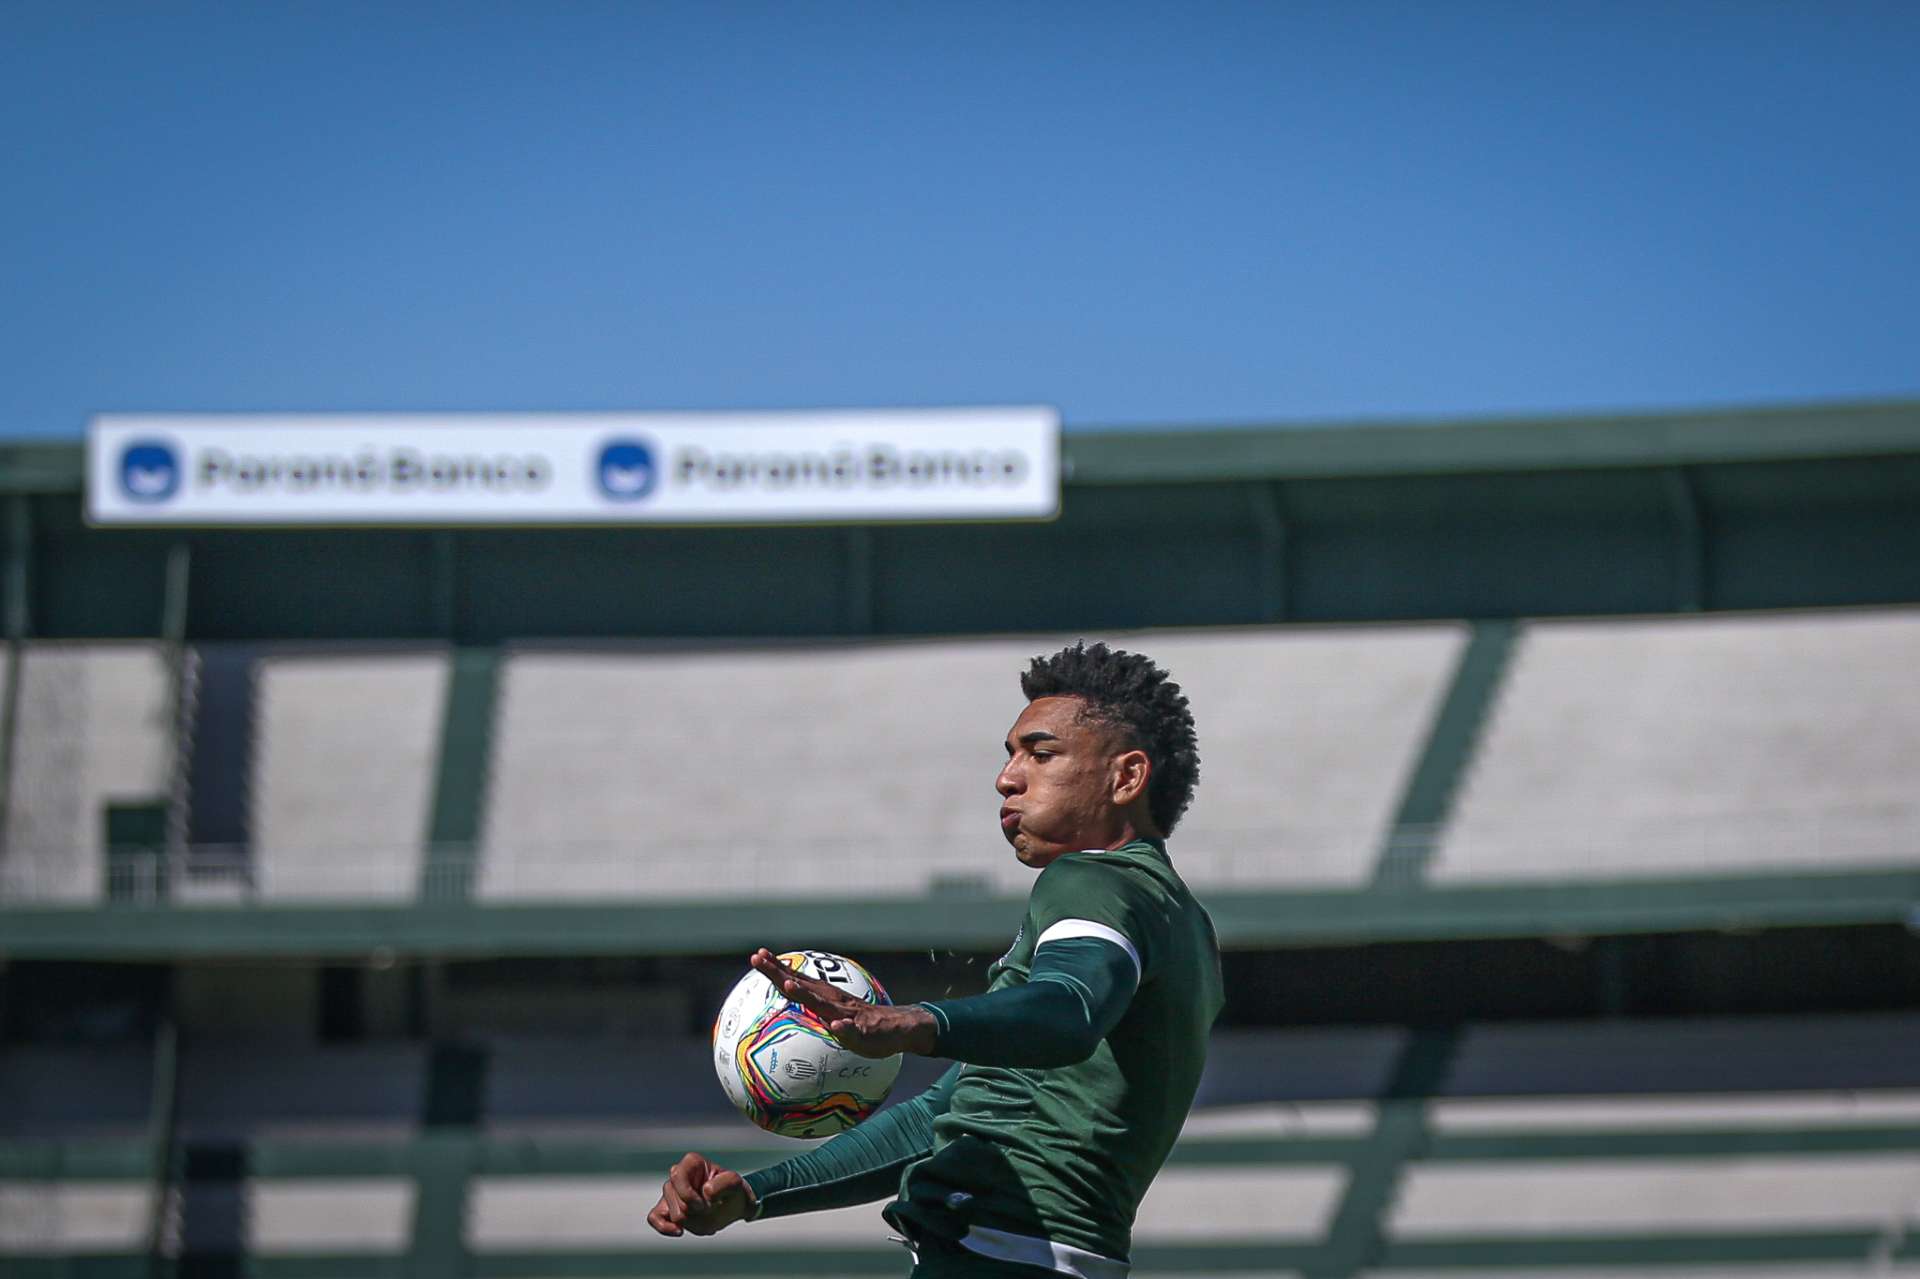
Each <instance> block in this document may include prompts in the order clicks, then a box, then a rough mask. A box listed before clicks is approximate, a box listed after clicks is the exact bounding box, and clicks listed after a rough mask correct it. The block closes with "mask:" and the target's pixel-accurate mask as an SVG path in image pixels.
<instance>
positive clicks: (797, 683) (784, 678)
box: [480, 626, 1461, 899]
mask: <svg viewBox="0 0 1920 1279" xmlns="http://www.w3.org/2000/svg"><path fill="white" fill-rule="evenodd" d="M1064 642H1068V641H1067V640H1065V639H1063V638H1061V637H1035V638H1031V639H1022V640H1005V639H1002V640H982V641H967V642H961V643H925V644H900V645H888V646H880V647H865V648H847V647H841V648H831V649H817V648H803V649H792V650H757V651H742V652H719V653H682V654H639V653H636V654H614V653H578V652H571V653H535V652H522V653H516V654H514V655H513V656H512V657H511V658H509V660H508V661H507V662H506V664H505V674H504V684H503V692H502V705H501V710H500V723H499V728H498V731H497V743H496V754H495V762H494V767H493V774H492V781H491V792H490V796H489V802H488V805H487V822H486V828H485V831H486V834H485V846H484V850H483V854H482V867H481V873H480V893H481V896H483V897H486V898H494V899H505V898H520V899H525V898H536V897H563V898H573V897H592V898H603V897H606V896H609V895H613V896H657V897H667V898H671V897H698V896H701V895H703V894H710V893H712V891H713V889H714V885H716V884H719V883H725V884H727V885H729V887H730V889H731V890H733V891H756V890H757V891H759V892H763V893H767V892H773V891H781V892H791V893H797V894H799V895H802V896H806V895H811V894H817V893H838V892H839V891H841V889H840V886H841V885H844V884H847V883H859V884H861V886H862V892H863V894H871V895H875V896H887V895H891V894H896V893H918V892H920V891H922V890H924V889H925V888H926V887H928V886H929V885H930V884H935V883H939V882H942V881H943V880H953V879H960V880H971V881H974V882H977V883H978V884H979V885H981V886H983V887H989V888H992V889H996V890H1003V891H1024V886H1025V874H1026V873H1025V872H1024V871H1023V870H1022V869H1021V868H1020V867H1019V866H1018V865H1017V864H1014V863H1013V862H1011V861H1010V860H1009V859H1007V858H1005V857H1003V856H999V855H997V842H996V837H995V836H994V833H993V831H992V830H991V826H990V822H989V818H990V816H991V810H992V807H993V802H994V801H993V795H992V790H991V783H992V771H993V770H994V769H995V768H996V767H997V765H998V760H999V757H1000V747H999V743H1000V741H1001V739H1002V737H1003V736H1004V734H1005V732H1006V729H1007V726H1008V724H1010V723H1011V722H1012V718H1013V716H1014V714H1016V713H1017V712H1018V710H1019V707H1020V697H1019V691H1018V685H1017V682H1016V679H1017V676H1018V673H1019V672H1020V671H1021V670H1023V669H1024V668H1025V664H1026V660H1027V658H1029V657H1031V656H1032V655H1033V654H1035V653H1038V652H1042V651H1046V650H1049V649H1051V648H1055V647H1058V646H1059V645H1060V644H1061V643H1064ZM1114 642H1115V643H1117V644H1119V645H1121V646H1123V647H1124V646H1125V645H1127V644H1128V643H1135V644H1138V645H1139V646H1141V647H1143V648H1145V649H1147V650H1148V651H1150V652H1152V653H1153V654H1154V656H1155V657H1156V658H1157V659H1158V660H1160V661H1161V662H1162V663H1164V664H1165V665H1166V666H1167V667H1168V668H1169V669H1171V670H1173V671H1174V672H1175V673H1176V674H1177V676H1178V678H1179V679H1180V680H1181V682H1182V685H1183V687H1185V688H1186V689H1187V691H1188V694H1189V696H1190V697H1191V699H1192V701H1193V703H1194V706H1195V708H1196V713H1197V714H1198V715H1199V716H1201V717H1202V722H1204V723H1205V724H1206V725H1207V738H1206V749H1205V751H1204V752H1203V760H1204V761H1205V762H1204V765H1203V768H1204V774H1205V780H1204V781H1203V784H1202V789H1201V791H1200V799H1199V801H1198V802H1197V803H1196V805H1195V807H1194V810H1193V814H1192V816H1191V818H1190V819H1189V821H1188V822H1187V824H1186V825H1184V826H1183V827H1182V829H1181V831H1180V837H1179V844H1178V847H1179V849H1180V857H1181V866H1182V869H1183V871H1184V873H1185V874H1186V875H1187V876H1188V878H1189V879H1190V880H1192V881H1193V882H1195V883H1196V884H1211V885H1228V884H1231V885H1263V886H1275V885H1309V884H1337V883H1346V884H1354V883H1359V882H1363V881H1364V880H1365V878H1366V876H1367V875H1368V874H1369V873H1370V872H1371V870H1372V864H1373V858H1374V856H1375V853H1376V851H1377V847H1378V845H1379V843H1380V841H1381V838H1382V836H1383V834H1384V832H1385V830H1386V828H1387V827H1388V826H1389V825H1390V823H1391V819H1392V812H1393V804H1394V802H1395V800H1396V798H1397V797H1398V794H1399V791H1400V789H1401V787H1402V786H1403V785H1404V783H1405V778H1406V775H1407V774H1408V772H1409V771H1410V770H1411V769H1412V767H1413V764H1414V762H1415V760H1416V759H1417V757H1418V753H1419V749H1420V747H1421V744H1422V742H1423V739H1424V734H1425V731H1426V728H1427V724H1428V721H1429V720H1430V718H1431V717H1432V714H1433V709H1434V706H1435V703H1436V702H1437V700H1438V698H1439V697H1440V696H1441V694H1442V693H1444V691H1445V688H1446V681H1447V677H1448V674H1449V672H1450V670H1451V667H1452V664H1453V662H1454V660H1455V658H1456V655H1457V652H1458V648H1459V645H1460V642H1461V637H1460V632H1459V630H1458V628H1454V627H1445V626H1439V627H1434V626H1426V627H1379V628H1369V629H1366V630H1353V629H1346V630H1304V631H1303V630H1294V631H1284V630H1279V629H1273V628H1248V629H1240V630H1234V631H1227V632H1218V633H1201V632H1192V633H1183V632H1164V633H1157V634H1154V635H1152V636H1150V637H1149V636H1141V637H1137V638H1134V639H1129V638H1128V637H1124V636H1122V637H1119V638H1117V639H1115V640H1114ZM930 725H933V726H937V731H935V732H929V731H928V728H929V726H930ZM556 797H565V800H564V802H556ZM850 816H851V818H852V821H851V825H852V827H853V833H852V834H851V835H849V825H850V820H849V819H850ZM1276 848H1280V849H1285V850H1286V853H1285V856H1284V857H1274V856H1273V855H1272V850H1273V849H1276ZM796 867H805V873H803V874H796V873H795V868H796Z"/></svg>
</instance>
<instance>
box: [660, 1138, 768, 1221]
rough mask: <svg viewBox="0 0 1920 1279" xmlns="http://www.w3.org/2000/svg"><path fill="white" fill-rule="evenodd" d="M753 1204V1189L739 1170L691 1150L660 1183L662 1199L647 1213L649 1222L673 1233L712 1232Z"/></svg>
mask: <svg viewBox="0 0 1920 1279" xmlns="http://www.w3.org/2000/svg"><path fill="white" fill-rule="evenodd" d="M752 1208H753V1192H752V1191H751V1190H748V1189H747V1183H746V1182H745V1181H743V1180H741V1178H740V1174H739V1173H737V1172H734V1171H733V1170H732V1169H729V1168H722V1167H721V1166H720V1165H719V1164H716V1163H714V1162H713V1161H712V1160H710V1159H708V1158H707V1157H706V1156H705V1155H702V1154H695V1153H692V1152H689V1153H687V1154H685V1155H683V1156H681V1159H680V1162H679V1163H677V1164H675V1165H674V1166H673V1167H672V1168H671V1169H670V1170H668V1172H667V1179H666V1180H665V1181H664V1182H662V1183H660V1202H659V1203H657V1204H655V1205H654V1206H653V1211H652V1212H650V1213H648V1214H647V1224H648V1225H649V1226H652V1227H653V1228H654V1229H655V1230H657V1231H659V1232H660V1233H661V1234H663V1235H669V1236H673V1237H678V1236H680V1235H684V1234H696V1235H710V1234H713V1233H715V1232H716V1231H720V1230H724V1229H726V1228H727V1227H728V1226H731V1225H732V1224H733V1223H734V1222H736V1221H739V1220H740V1219H741V1218H743V1217H745V1216H746V1215H747V1213H748V1212H749V1211H751V1210H752Z"/></svg>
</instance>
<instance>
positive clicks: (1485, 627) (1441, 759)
mask: <svg viewBox="0 0 1920 1279" xmlns="http://www.w3.org/2000/svg"><path fill="white" fill-rule="evenodd" d="M1517 633H1518V627H1517V625H1516V624H1515V623H1514V622H1512V621H1511V620H1508V619H1505V618H1502V619H1497V620H1493V621H1482V622H1475V623H1473V634H1472V637H1471V638H1470V639H1468V641H1467V646H1466V647H1465V648H1464V649H1462V650H1461V653H1460V661H1459V664H1458V665H1457V666H1455V667H1454V671H1453V680H1452V683H1451V684H1449V685H1448V687H1447V695H1446V697H1445V699H1444V700H1443V701H1442V702H1441V704H1440V711H1439V713H1438V714H1436V715H1435V716H1434V717H1433V726H1432V727H1431V728H1430V729H1428V731H1427V740H1426V744H1425V745H1424V746H1423V747H1422V748H1421V751H1420V762H1419V764H1418V765H1416V766H1415V768H1414V770H1413V776H1412V777H1410V778H1408V779H1407V789H1406V791H1405V792H1404V793H1403V794H1402V795H1401V797H1400V806H1399V808H1398V809H1397V810H1396V811H1395V813H1394V817H1393V827H1392V829H1391V830H1390V831H1389V832H1388V834H1387V839H1386V844H1385V846H1384V847H1383V848H1381V850H1380V854H1379V857H1378V858H1377V859H1376V861H1375V863H1374V873H1373V886H1374V887H1375V888H1418V887H1421V886H1422V884H1423V882H1424V880H1425V878H1426V873H1427V866H1428V864H1429V863H1430V862H1431V861H1432V860H1433V853H1434V848H1435V846H1436V844H1437V842H1438V840H1439V835H1440V830H1441V827H1442V826H1443V825H1444V824H1445V822H1446V819H1447V814H1448V813H1449V812H1450V811H1451V809H1452V807H1453V797H1454V795H1455V793H1456V792H1457V791H1458V790H1459V786H1460V781H1461V779H1462V778H1463V777H1464V776H1465V774H1466V770H1467V765H1468V764H1469V763H1471V762H1472V759H1473V752H1474V747H1475V746H1476V745H1477V744H1478V743H1479V740H1480V730H1481V729H1482V728H1483V727H1484V726H1485V724H1486V720H1487V713H1488V712H1489V711H1490V710H1491V709H1492V708H1493V703H1494V699H1495V697H1496V695H1497V694H1498V693H1499V691H1500V681H1501V677H1502V676H1504V675H1505V674H1506V670H1507V661H1508V658H1509V657H1510V656H1511V655H1512V653H1513V646H1514V641H1515V638H1516V636H1517Z"/></svg>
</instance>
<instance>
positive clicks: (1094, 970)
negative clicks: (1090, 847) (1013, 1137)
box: [921, 856, 1165, 1067]
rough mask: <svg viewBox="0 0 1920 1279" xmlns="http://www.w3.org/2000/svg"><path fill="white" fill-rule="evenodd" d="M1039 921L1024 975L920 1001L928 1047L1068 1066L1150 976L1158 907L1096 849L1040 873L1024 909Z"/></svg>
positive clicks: (985, 1058)
mask: <svg viewBox="0 0 1920 1279" xmlns="http://www.w3.org/2000/svg"><path fill="white" fill-rule="evenodd" d="M1028 922H1029V925H1030V926H1031V927H1033V928H1035V929H1036V930H1038V937H1037V938H1036V940H1035V942H1034V951H1033V965H1032V968H1031V970H1030V971H1029V972H1028V974H1027V980H1026V982H1025V983H1024V984H1016V985H1011V986H1006V987H1003V988H1001V989H1000V990H996V991H990V992H988V993H987V994H984V995H974V996H972V997H970V998H966V999H947V1000H940V1001H938V1002H936V1003H927V1004H923V1005H921V1007H923V1008H925V1009H926V1010H927V1011H928V1012H930V1013H931V1014H932V1015H933V1017H934V1020H935V1022H936V1023H937V1027H938V1028H937V1031H936V1033H935V1037H934V1051H935V1053H936V1054H937V1055H939V1056H942V1057H951V1058H953V1059H954V1060H956V1061H964V1062H972V1063H974V1064H976V1065H982V1066H1038V1067H1050V1066H1067V1065H1072V1064H1073V1063H1075V1062H1079V1061H1085V1060H1086V1059H1087V1058H1088V1057H1090V1056H1092V1055H1093V1052H1094V1050H1095V1049H1096V1048H1098V1047H1099V1046H1100V1041H1101V1040H1103V1039H1105V1038H1106V1037H1107V1035H1108V1034H1109V1033H1111V1032H1112V1030H1113V1028H1114V1027H1115V1026H1117V1025H1119V1024H1120V1020H1121V1018H1123V1017H1125V1016H1126V1013H1127V1009H1128V1008H1129V1007H1130V1006H1131V1004H1132V1002H1133V997H1134V995H1135V993H1137V992H1138V991H1139V989H1140V986H1141V984H1142V983H1144V982H1146V981H1149V980H1151V978H1152V975H1153V971H1154V962H1155V958H1156V956H1157V954H1158V953H1159V952H1160V950H1161V949H1162V948H1163V946H1162V940H1161V939H1162V934H1163V933H1164V930H1165V923H1164V915H1163V912H1162V911H1161V910H1160V909H1159V908H1158V906H1157V904H1156V899H1155V897H1154V895H1153V894H1152V893H1151V892H1150V891H1148V889H1147V888H1146V886H1145V884H1144V882H1143V881H1142V880H1141V878H1140V877H1139V873H1138V872H1137V871H1130V870H1128V869H1126V868H1124V867H1122V866H1117V865H1113V864H1110V863H1105V862H1102V861H1100V860H1099V858H1098V857H1097V856H1069V857H1064V858H1061V859H1060V860H1058V861H1056V862H1054V863H1053V864H1051V865H1050V866H1048V867H1047V868H1046V869H1045V870H1044V871H1042V872H1041V874H1040V878H1039V880H1038V881H1036V882H1035V884H1034V888H1033V896H1032V899H1031V901H1030V904H1029V910H1028Z"/></svg>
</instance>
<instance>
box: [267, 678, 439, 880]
mask: <svg viewBox="0 0 1920 1279" xmlns="http://www.w3.org/2000/svg"><path fill="white" fill-rule="evenodd" d="M448 666H449V663H448V659H447V655H446V654H445V653H444V652H436V653H402V654H391V653H389V654H379V655H365V654H345V653H343V654H331V655H324V656H304V655H303V656H283V657H269V658H265V659H263V660H262V661H261V662H260V665H259V669H258V673H257V680H258V683H257V694H256V696H257V698H258V736H257V739H256V741H257V745H256V749H255V756H254V764H253V779H252V799H251V806H250V814H251V834H252V859H253V864H254V871H255V875H256V877H257V884H258V890H259V892H260V893H261V894H262V895H263V896H267V897H272V898H275V899H279V900H365V899H384V900H400V899H410V898H411V897H413V895H414V894H415V892H416V891H417V890H418V888H419V884H420V864H421V851H422V848H423V846H424V844H425V841H426V835H427V829H428V823H429V820H430V817H431V806H432V799H433V788H434V766H435V761H436V760H437V758H438V756H439V752H440V729H441V722H442V718H443V716H444V713H445V703H446V695H447V673H448Z"/></svg>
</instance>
